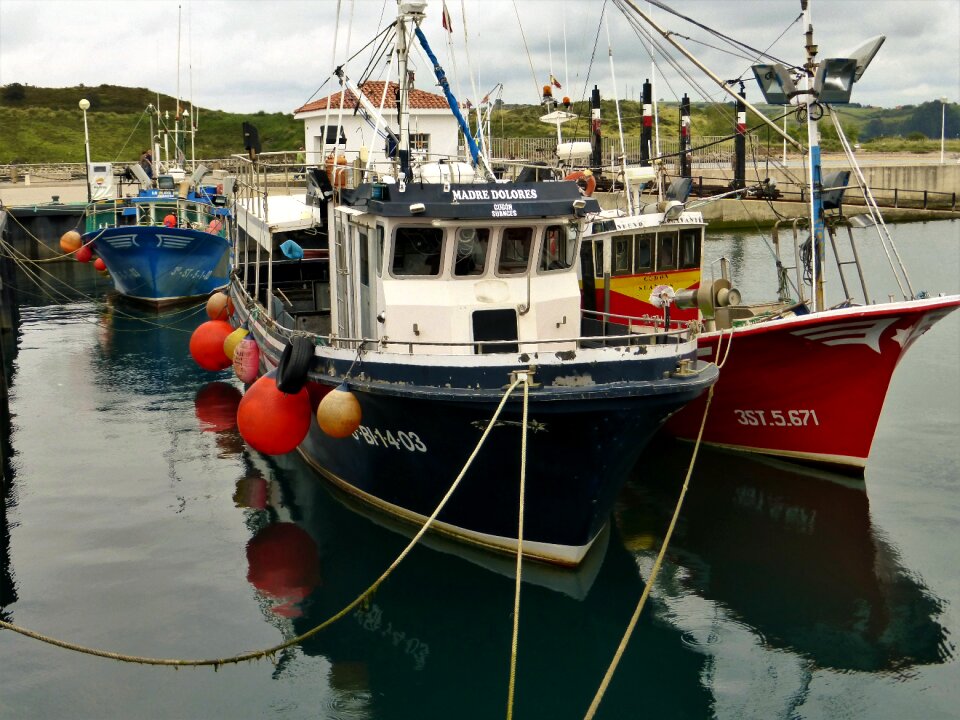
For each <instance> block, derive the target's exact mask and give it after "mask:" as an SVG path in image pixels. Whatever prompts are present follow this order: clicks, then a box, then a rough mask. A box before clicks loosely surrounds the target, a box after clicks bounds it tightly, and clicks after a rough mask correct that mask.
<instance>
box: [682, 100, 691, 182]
mask: <svg viewBox="0 0 960 720" xmlns="http://www.w3.org/2000/svg"><path fill="white" fill-rule="evenodd" d="M690 165H691V163H690V98H689V97H687V94H686V93H684V94H683V98H682V99H681V100H680V177H685V178H688V177H690Z"/></svg>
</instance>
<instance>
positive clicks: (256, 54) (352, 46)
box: [0, 0, 960, 113]
mask: <svg viewBox="0 0 960 720" xmlns="http://www.w3.org/2000/svg"><path fill="white" fill-rule="evenodd" d="M668 2H669V4H670V6H671V7H672V8H673V9H674V10H675V11H677V12H679V13H682V14H683V15H686V16H688V17H690V18H693V19H695V20H697V21H699V22H700V23H702V24H703V25H706V26H708V27H710V28H713V29H716V30H719V31H720V32H722V33H723V34H725V35H727V36H730V37H732V38H736V39H737V40H740V41H742V42H744V43H746V44H747V45H749V46H751V47H753V48H758V49H761V50H765V49H768V48H769V51H770V52H771V53H772V54H774V55H775V56H777V57H778V58H780V59H782V60H785V61H788V62H790V63H797V64H799V63H800V62H801V61H802V37H801V35H802V30H801V23H800V22H796V23H794V22H793V21H794V20H795V19H796V18H797V17H798V15H799V14H800V2H799V0H668ZM811 2H812V8H813V25H814V30H815V33H816V41H817V43H818V44H819V46H820V57H821V58H822V57H829V56H834V57H836V56H842V54H843V53H844V52H845V51H847V50H850V49H852V48H853V47H855V46H856V45H858V44H859V43H860V42H861V41H863V40H865V39H867V38H869V37H871V36H874V35H879V34H883V35H886V36H887V41H886V44H885V45H884V46H883V48H882V49H881V50H880V53H879V54H878V55H877V57H876V59H875V60H874V62H873V64H872V65H871V66H870V69H869V70H868V72H867V73H866V74H865V75H864V77H863V79H862V80H861V81H860V82H859V83H858V84H857V86H856V88H855V91H854V98H853V99H854V100H855V101H858V102H861V103H864V104H871V105H879V106H883V107H893V106H895V105H901V104H914V103H919V102H924V101H928V100H934V99H937V98H940V97H942V96H946V97H947V98H948V99H949V100H950V101H951V102H957V101H958V100H960V0H829V2H827V1H826V0H819V1H818V0H811ZM637 4H638V5H639V7H640V8H641V9H642V10H644V11H645V12H646V11H649V10H650V9H651V5H650V4H649V3H648V2H647V1H646V0H642V1H639V2H637ZM178 7H179V8H181V10H180V14H181V16H182V21H181V23H180V27H181V33H180V38H181V39H180V63H179V68H180V69H179V91H180V95H181V97H183V98H186V99H190V98H191V97H192V99H193V101H194V103H195V104H197V105H199V106H201V107H207V108H213V109H220V110H228V111H232V112H245V113H252V112H255V111H257V110H266V111H268V112H277V111H279V112H290V111H292V110H293V109H295V108H297V107H299V106H301V105H303V104H304V103H306V102H307V101H308V100H310V99H312V98H313V97H315V96H316V97H322V96H323V95H326V94H328V93H329V92H332V91H333V81H329V82H327V83H326V85H324V82H325V81H326V80H327V78H328V77H329V75H330V72H331V70H332V69H333V67H334V66H335V65H336V64H339V63H340V62H342V60H343V58H346V57H349V56H351V55H354V54H355V53H358V51H360V50H361V48H362V47H363V46H364V45H365V44H366V43H367V42H368V41H369V40H370V39H371V38H372V37H373V36H374V35H376V33H377V32H378V30H379V29H382V28H383V27H384V24H385V23H386V22H387V21H388V20H390V19H392V18H393V16H394V15H395V12H396V2H395V0H339V2H338V0H312V1H302V0H270V1H269V2H268V1H260V0H202V1H201V0H179V2H178V1H177V0H85V1H84V2H79V1H76V0H0V84H8V83H12V82H19V83H23V84H30V85H37V86H44V87H64V86H73V85H78V84H81V83H82V84H84V85H87V86H95V85H99V84H101V83H109V84H116V85H129V86H135V87H147V88H150V89H151V90H155V91H161V92H164V93H168V94H170V95H175V94H177V89H178V62H177V46H178V32H177V28H178V21H177V17H178ZM338 7H339V10H340V13H339V15H340V17H339V28H340V29H339V34H338V33H337V30H336V28H337V14H338ZM447 7H448V9H449V12H450V15H451V18H452V22H453V26H454V32H453V33H452V34H451V35H448V34H447V33H446V32H445V31H444V30H443V28H442V24H441V10H442V3H441V1H440V0H430V1H429V2H428V4H427V19H426V21H425V22H424V24H423V30H424V32H425V34H426V35H427V38H428V40H429V41H430V42H431V44H432V45H433V47H434V50H435V52H436V54H437V56H438V57H439V59H440V61H441V63H442V64H443V65H444V67H445V69H446V70H447V74H448V77H449V78H450V80H451V85H452V87H453V89H454V91H455V93H456V94H457V95H458V97H460V99H461V100H463V99H468V98H470V99H473V100H474V102H476V100H477V99H478V98H479V97H482V96H483V95H484V94H486V93H487V92H488V91H489V90H490V89H491V88H493V87H495V86H496V85H497V84H498V83H502V85H503V91H502V98H503V100H504V101H505V102H511V103H512V102H521V103H532V102H537V101H538V100H539V97H540V87H541V86H542V85H543V83H544V82H546V81H547V79H548V77H549V74H550V72H551V70H552V72H553V74H554V75H555V76H556V77H557V79H558V80H559V81H560V82H561V84H562V85H563V90H562V91H557V95H569V96H570V97H571V98H572V99H574V100H578V99H581V98H582V97H584V95H585V92H586V93H588V88H592V87H593V85H594V84H597V85H599V87H600V90H601V93H602V94H603V95H604V96H605V97H611V96H612V95H613V88H614V78H613V77H612V76H611V70H610V60H609V57H608V42H607V37H608V32H609V38H610V46H611V47H612V52H613V66H614V67H613V74H614V75H615V81H616V88H617V91H618V95H619V96H620V97H630V98H637V97H638V95H639V94H640V85H641V83H643V81H644V79H645V78H647V77H649V76H650V70H651V59H650V55H649V53H648V50H647V49H646V47H645V45H644V43H642V42H641V41H640V40H639V39H638V36H637V34H636V33H635V31H634V30H633V29H632V28H631V26H630V25H629V23H628V22H627V21H626V20H625V18H624V16H623V14H622V13H621V12H620V11H619V10H618V9H617V7H616V6H615V5H614V4H613V0H606V2H605V1H604V0H515V1H514V0H447ZM602 10H603V12H604V14H605V17H606V21H605V22H603V23H601V21H600V17H601V11H602ZM652 15H653V17H654V19H655V20H656V21H657V22H658V23H660V24H661V25H663V26H665V27H666V28H668V29H670V30H673V31H675V32H677V33H679V34H680V35H682V36H686V37H687V38H690V39H689V40H688V39H681V40H680V42H682V43H683V44H684V45H685V46H687V47H688V48H689V49H690V50H692V51H693V52H694V53H695V54H697V55H698V57H700V58H701V59H702V60H703V61H705V62H706V63H707V64H708V65H709V66H710V67H711V68H712V69H713V70H714V71H715V72H716V74H717V75H718V76H720V77H721V78H723V79H729V78H736V77H741V76H744V77H750V76H751V75H750V73H749V66H750V64H751V63H750V61H749V60H748V59H745V58H744V57H741V56H736V55H732V54H729V53H728V52H720V51H719V50H717V49H714V48H721V47H724V48H725V47H727V46H726V45H725V43H724V42H723V41H722V40H721V39H718V38H716V37H714V36H712V35H710V34H708V33H707V32H706V31H705V30H704V29H702V28H699V27H696V26H694V25H691V24H690V23H688V22H686V21H684V20H681V19H679V18H677V17H675V16H673V15H670V14H668V13H667V12H665V11H664V10H661V9H658V8H656V7H654V8H652ZM518 16H519V18H518ZM464 18H465V19H466V28H467V37H468V38H469V40H468V41H466V42H465V40H464V27H463V24H464ZM783 33H785V34H783ZM781 34H783V36H782V37H780V36H781ZM335 37H336V38H337V48H336V49H335V48H334V47H333V44H334V38H335ZM448 37H449V38H450V39H451V41H452V49H453V53H452V55H451V53H450V50H449V48H448V43H447V38H448ZM778 38H780V39H779V40H778ZM595 43H596V44H595ZM710 46H714V47H710ZM595 48H596V49H595ZM655 57H656V60H657V63H658V67H659V68H662V69H658V70H657V73H658V74H657V75H656V76H655V84H656V93H657V96H658V97H660V98H664V99H667V100H673V99H675V98H676V97H678V96H679V95H682V94H683V93H684V92H687V93H689V94H690V97H691V98H692V99H693V100H695V101H698V100H702V99H704V98H703V96H702V93H701V91H700V90H698V89H697V88H695V87H693V86H692V85H690V84H689V83H688V82H687V81H685V80H681V79H680V78H679V77H678V75H677V74H676V72H675V71H674V70H672V69H671V68H670V67H669V65H668V64H666V63H665V62H664V61H663V59H662V58H661V57H660V56H659V54H657V53H656V52H655ZM591 58H592V64H591ZM370 59H371V49H370V48H368V49H367V50H364V51H362V52H359V54H358V55H357V58H356V59H355V60H353V61H352V62H350V63H349V64H348V65H347V66H346V67H347V72H348V74H349V75H350V76H351V77H353V78H355V79H356V78H359V77H360V76H361V75H362V74H363V72H364V70H365V68H366V66H367V64H368V62H369V61H370ZM413 62H414V65H415V66H416V71H417V86H418V87H420V88H422V89H425V90H433V89H435V88H434V85H435V83H434V82H433V79H432V72H431V66H430V65H429V63H428V62H427V61H426V58H425V56H423V55H422V54H416V55H414V61H413ZM688 67H689V65H688ZM471 69H472V77H473V82H471V72H470V70H471ZM691 69H692V68H691ZM385 70H386V68H385V66H383V65H378V66H377V67H375V68H374V70H373V72H372V74H371V77H372V78H373V79H378V78H379V79H382V78H383V77H384V75H383V72H384V71H385ZM694 72H695V73H696V77H697V79H698V81H700V82H702V83H703V88H704V89H705V90H706V91H707V92H708V93H709V94H710V95H711V97H713V98H714V99H716V98H719V97H722V96H721V95H720V94H719V93H718V92H717V91H716V89H715V88H714V87H712V86H710V87H708V84H707V81H705V79H704V78H703V76H702V75H701V74H699V73H698V72H697V71H695V70H694ZM744 73H746V75H744ZM394 79H395V75H394ZM474 88H476V89H474ZM747 98H748V99H753V100H757V99H759V91H758V89H757V87H756V85H755V83H750V84H748V86H747Z"/></svg>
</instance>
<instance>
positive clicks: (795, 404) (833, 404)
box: [666, 296, 960, 467]
mask: <svg viewBox="0 0 960 720" xmlns="http://www.w3.org/2000/svg"><path fill="white" fill-rule="evenodd" d="M958 304H960V296H952V297H950V298H943V299H939V298H937V299H933V300H921V301H914V302H909V303H893V304H889V305H884V306H872V307H867V308H847V309H844V310H837V311H827V312H823V313H819V314H817V315H816V316H809V315H808V316H800V317H797V318H793V319H787V320H778V321H771V322H765V323H759V324H756V325H753V326H749V327H742V328H738V329H736V330H734V331H733V336H732V337H733V340H732V346H731V348H730V352H729V355H728V357H727V360H726V363H725V364H724V365H723V368H722V369H721V371H720V379H719V380H718V381H717V384H716V386H715V387H714V395H713V401H712V404H711V406H710V414H709V417H708V418H707V424H706V427H705V428H704V434H703V440H704V442H707V443H711V444H716V445H724V446H728V447H735V448H740V449H745V450H751V451H755V452H762V453H768V454H771V455H779V456H784V457H790V458H795V459H803V460H808V461H814V462H818V463H823V464H828V465H841V466H842V465H847V466H852V467H862V466H863V464H864V462H865V461H866V458H867V456H868V455H869V453H870V445H871V444H872V442H873V436H874V432H875V431H876V428H877V420H878V419H879V417H880V412H881V410H882V409H883V401H884V398H885V397H886V394H887V388H888V386H889V385H890V378H891V376H892V375H893V371H894V369H895V368H896V365H897V362H899V360H900V358H901V357H902V355H903V353H904V352H905V351H906V349H907V348H908V347H909V346H910V345H911V344H912V343H913V341H914V340H916V338H918V337H919V336H920V335H922V334H923V333H924V332H925V331H926V330H927V329H929V328H930V327H931V326H932V325H933V324H934V323H936V322H937V321H938V320H940V319H941V318H942V317H944V316H945V315H947V314H949V313H950V312H952V311H953V310H954V309H955V308H956V307H957V305H958ZM722 337H723V339H722V341H721V334H720V333H719V332H713V333H706V334H704V335H702V336H701V338H700V343H699V348H700V355H701V359H707V360H714V361H715V360H716V359H717V357H716V355H717V347H718V344H720V345H721V350H720V352H721V358H720V360H721V361H722V360H723V357H722V356H723V354H724V352H725V348H726V347H727V342H728V341H729V340H730V337H731V335H730V332H729V331H727V332H726V333H725V334H723V336H722ZM704 402H705V398H703V397H701V398H699V399H698V400H695V401H694V402H692V403H691V404H690V405H687V406H686V407H684V408H683V409H682V410H680V411H679V412H678V413H676V414H675V415H674V416H673V417H671V418H670V420H668V422H667V426H666V427H667V430H668V431H669V432H671V433H673V434H675V435H677V436H678V437H682V438H687V439H695V438H696V436H697V432H698V431H699V428H700V421H701V419H702V417H703V404H704Z"/></svg>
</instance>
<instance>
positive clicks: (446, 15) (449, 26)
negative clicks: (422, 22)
mask: <svg viewBox="0 0 960 720" xmlns="http://www.w3.org/2000/svg"><path fill="white" fill-rule="evenodd" d="M443 29H444V30H446V31H447V32H448V33H452V32H453V20H451V19H450V11H449V10H447V4H446V3H443Z"/></svg>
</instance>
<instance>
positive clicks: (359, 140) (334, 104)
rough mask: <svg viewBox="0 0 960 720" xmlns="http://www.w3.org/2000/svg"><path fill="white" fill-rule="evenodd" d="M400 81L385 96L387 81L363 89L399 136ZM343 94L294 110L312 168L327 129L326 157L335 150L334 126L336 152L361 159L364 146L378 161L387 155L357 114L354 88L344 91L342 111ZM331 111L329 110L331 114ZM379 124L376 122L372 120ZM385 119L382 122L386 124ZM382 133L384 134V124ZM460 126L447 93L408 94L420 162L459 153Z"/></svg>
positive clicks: (319, 158) (415, 153)
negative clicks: (451, 109)
mask: <svg viewBox="0 0 960 720" xmlns="http://www.w3.org/2000/svg"><path fill="white" fill-rule="evenodd" d="M398 87H399V86H398V85H397V83H393V82H392V83H390V84H389V87H387V89H386V90H387V92H386V96H385V97H384V81H383V80H369V81H367V82H365V83H363V85H361V86H360V89H361V91H362V92H363V94H364V95H365V96H366V98H367V100H369V102H370V104H371V105H373V107H375V108H380V107H381V105H382V107H383V113H382V114H383V121H385V122H386V124H387V126H388V127H389V128H390V130H391V131H393V132H394V133H395V134H397V135H399V130H398V123H397V92H398ZM340 96H341V93H339V92H338V93H334V94H333V95H330V96H328V97H325V98H321V99H319V100H314V101H313V102H311V103H307V104H306V105H304V106H303V107H301V108H298V109H297V110H294V112H293V117H294V118H295V119H297V120H303V121H304V128H303V135H304V148H305V149H306V154H307V157H306V160H307V164H308V165H320V164H321V163H322V158H323V157H324V150H325V148H324V143H323V135H324V127H326V125H327V123H328V122H329V125H330V129H329V130H328V131H327V145H326V154H328V155H329V154H330V153H331V151H332V149H333V142H334V139H335V136H336V127H337V124H338V122H339V124H340V126H341V128H342V129H341V132H340V143H339V148H338V154H340V153H344V151H345V154H346V156H347V157H348V158H350V159H353V158H355V157H357V154H358V153H359V152H360V148H361V147H365V148H367V150H368V151H369V152H370V155H371V156H372V161H373V162H374V163H377V162H380V161H382V160H384V159H385V157H386V141H385V140H384V139H383V138H382V137H380V135H378V134H377V133H376V131H375V129H374V128H373V127H372V126H371V125H370V124H369V123H368V122H367V121H366V120H365V119H364V118H363V115H362V114H361V113H355V112H354V109H355V108H356V106H357V98H356V96H355V95H354V94H353V92H351V91H350V90H347V91H346V98H345V99H344V101H343V111H342V112H341V111H340ZM328 108H329V111H328ZM373 120H374V122H376V118H374V119H373ZM383 121H382V122H383ZM380 130H381V131H382V130H383V127H382V125H381V127H380ZM458 135H459V126H458V124H457V119H456V118H455V117H454V116H453V113H452V112H451V111H450V106H449V105H448V104H447V100H446V98H445V97H444V96H443V95H437V94H434V93H428V92H425V91H424V90H412V91H411V92H410V144H411V150H412V151H413V156H414V157H415V158H418V159H433V160H435V159H439V158H441V157H453V156H456V154H457V142H458Z"/></svg>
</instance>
